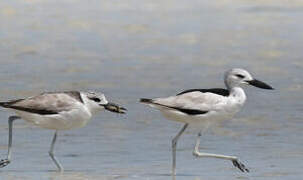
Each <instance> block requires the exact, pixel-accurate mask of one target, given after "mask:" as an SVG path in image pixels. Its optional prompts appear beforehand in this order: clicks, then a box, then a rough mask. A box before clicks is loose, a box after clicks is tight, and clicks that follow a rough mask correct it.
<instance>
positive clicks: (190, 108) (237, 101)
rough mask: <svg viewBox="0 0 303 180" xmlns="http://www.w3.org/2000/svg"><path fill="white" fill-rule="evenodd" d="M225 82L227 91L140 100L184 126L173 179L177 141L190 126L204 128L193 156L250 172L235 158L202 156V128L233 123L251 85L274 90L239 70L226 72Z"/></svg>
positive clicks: (173, 148)
mask: <svg viewBox="0 0 303 180" xmlns="http://www.w3.org/2000/svg"><path fill="white" fill-rule="evenodd" d="M224 82H225V85H226V87H227V89H220V88H214V89H190V90H186V91H183V92H181V93H179V94H177V95H176V96H170V97H166V98H155V99H141V100H140V102H142V103H145V104H148V105H149V106H151V107H153V108H156V109H158V110H160V111H161V113H162V114H163V115H164V116H165V117H166V118H167V119H169V120H173V121H178V122H182V123H185V125H184V126H183V127H182V129H181V130H180V131H179V133H178V134H177V135H176V136H175V137H174V138H173V140H172V156H173V163H172V175H173V176H174V175H176V145H177V141H178V139H179V137H180V136H181V134H182V133H183V132H184V131H185V129H186V128H187V127H188V125H189V124H190V125H192V126H194V127H201V128H200V129H201V130H200V131H199V133H198V137H197V141H196V145H195V148H194V151H193V155H194V156H196V157H210V158H219V159H226V160H231V161H232V163H233V165H234V166H235V167H237V168H239V169H240V170H241V171H242V172H245V171H246V172H249V170H248V169H247V168H246V167H245V166H244V164H242V163H241V162H240V161H239V159H238V158H237V157H236V156H226V155H220V154H210V153H203V152H199V145H200V136H201V131H202V129H203V128H202V127H203V126H208V125H209V124H212V123H214V122H220V121H222V120H226V119H231V118H232V117H233V116H234V115H235V114H236V113H237V112H238V111H239V110H240V109H241V108H242V106H243V105H244V103H245V101H246V95H245V92H244V90H243V89H242V85H252V86H255V87H258V88H262V89H273V88H272V87H271V86H269V85H267V84H265V83H264V82H262V81H259V80H256V79H254V78H253V77H252V75H251V74H250V73H249V72H247V71H246V70H244V69H239V68H234V69H231V70H229V71H227V72H226V73H225V78H224Z"/></svg>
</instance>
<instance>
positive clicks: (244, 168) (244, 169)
mask: <svg viewBox="0 0 303 180" xmlns="http://www.w3.org/2000/svg"><path fill="white" fill-rule="evenodd" d="M232 162H233V165H234V166H235V167H237V168H239V169H240V170H241V171H242V172H249V170H248V169H247V168H246V167H245V165H244V164H242V163H241V162H240V161H239V160H238V159H235V160H232Z"/></svg>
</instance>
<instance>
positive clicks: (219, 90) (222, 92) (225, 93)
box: [177, 88, 229, 96]
mask: <svg viewBox="0 0 303 180" xmlns="http://www.w3.org/2000/svg"><path fill="white" fill-rule="evenodd" d="M195 91H199V92H202V93H207V92H209V93H214V94H218V95H221V96H229V91H228V90H227V89H222V88H213V89H189V90H186V91H183V92H181V93H179V94H177V96H179V95H181V94H185V93H190V92H195Z"/></svg>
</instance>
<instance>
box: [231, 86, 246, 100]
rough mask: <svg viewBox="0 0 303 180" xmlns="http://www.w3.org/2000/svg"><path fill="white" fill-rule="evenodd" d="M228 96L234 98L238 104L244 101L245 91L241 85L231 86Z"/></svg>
mask: <svg viewBox="0 0 303 180" xmlns="http://www.w3.org/2000/svg"><path fill="white" fill-rule="evenodd" d="M229 97H231V98H233V99H235V100H236V101H237V103H239V104H244V102H245V101H246V95H245V92H244V90H243V89H242V88H241V87H233V88H231V89H230V94H229Z"/></svg>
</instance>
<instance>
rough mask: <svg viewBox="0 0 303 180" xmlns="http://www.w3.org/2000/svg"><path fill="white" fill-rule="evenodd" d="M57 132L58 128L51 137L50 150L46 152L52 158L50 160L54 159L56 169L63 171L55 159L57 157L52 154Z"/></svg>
mask: <svg viewBox="0 0 303 180" xmlns="http://www.w3.org/2000/svg"><path fill="white" fill-rule="evenodd" d="M57 132H58V130H56V132H55V134H54V137H53V140H52V144H51V147H50V150H49V152H48V154H49V156H50V157H51V158H52V160H53V161H54V163H55V164H56V166H57V168H58V170H59V171H60V172H63V171H64V169H63V166H62V165H61V164H60V163H59V161H58V160H57V158H56V157H55V155H54V148H55V143H56V140H57Z"/></svg>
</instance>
